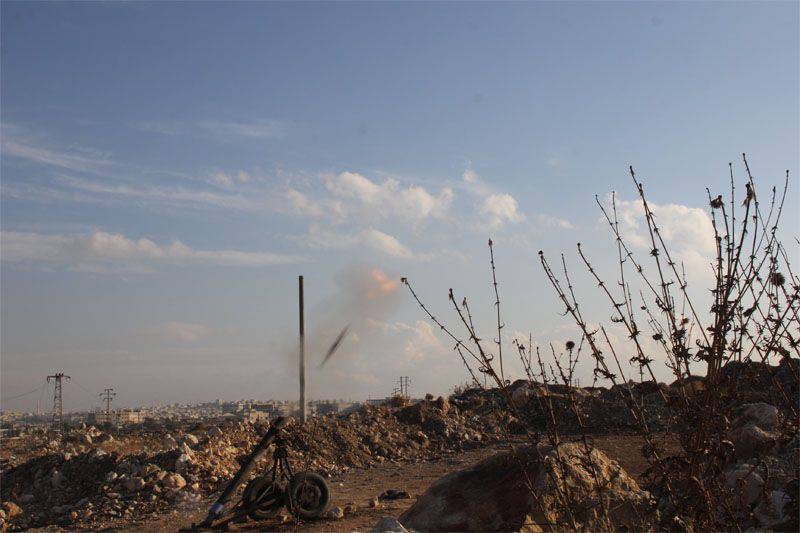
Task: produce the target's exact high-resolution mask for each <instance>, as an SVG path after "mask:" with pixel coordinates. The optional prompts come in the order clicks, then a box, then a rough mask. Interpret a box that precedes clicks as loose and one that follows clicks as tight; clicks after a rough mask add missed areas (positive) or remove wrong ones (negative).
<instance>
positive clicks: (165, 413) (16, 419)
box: [0, 398, 390, 436]
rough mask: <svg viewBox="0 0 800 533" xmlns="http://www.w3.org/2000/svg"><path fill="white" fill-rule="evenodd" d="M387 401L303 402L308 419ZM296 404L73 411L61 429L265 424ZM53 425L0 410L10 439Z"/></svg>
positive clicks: (40, 415) (34, 415)
mask: <svg viewBox="0 0 800 533" xmlns="http://www.w3.org/2000/svg"><path fill="white" fill-rule="evenodd" d="M389 399H390V398H380V399H368V400H365V401H346V400H316V401H311V402H308V403H307V413H308V415H309V416H312V417H315V416H325V415H328V414H348V413H350V412H352V411H355V410H357V409H358V408H359V407H361V406H363V405H381V404H383V403H385V402H387V401H388V400H389ZM299 413H300V408H299V402H296V401H286V400H284V401H279V400H254V399H248V400H238V401H222V400H214V401H211V402H205V403H198V404H180V403H174V404H169V405H158V406H154V407H148V408H135V409H131V408H125V409H111V410H95V411H76V412H71V413H64V414H63V424H64V425H65V426H81V425H89V424H91V425H96V426H102V425H111V426H127V425H134V424H148V423H153V424H163V423H165V422H170V421H171V422H187V421H199V420H203V421H206V420H217V419H218V421H224V420H239V421H247V422H259V421H269V420H271V419H273V418H275V417H277V416H297V415H298V414H299ZM53 423H54V416H53V413H52V412H23V411H11V410H5V411H0V428H2V434H3V435H4V436H13V435H14V434H15V433H17V432H19V431H20V430H24V429H28V428H31V429H32V428H36V427H42V428H44V427H49V426H52V425H53Z"/></svg>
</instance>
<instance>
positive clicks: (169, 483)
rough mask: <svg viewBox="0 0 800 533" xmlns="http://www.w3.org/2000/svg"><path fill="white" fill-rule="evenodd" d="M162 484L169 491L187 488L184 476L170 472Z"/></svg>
mask: <svg viewBox="0 0 800 533" xmlns="http://www.w3.org/2000/svg"><path fill="white" fill-rule="evenodd" d="M162 483H163V484H164V486H165V487H167V488H168V489H182V488H183V487H185V486H186V480H185V479H183V476H182V475H180V474H177V473H175V472H170V473H169V474H167V475H166V476H164V479H163V480H162Z"/></svg>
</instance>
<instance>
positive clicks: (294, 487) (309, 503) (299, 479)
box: [289, 472, 331, 520]
mask: <svg viewBox="0 0 800 533" xmlns="http://www.w3.org/2000/svg"><path fill="white" fill-rule="evenodd" d="M289 493H290V494H291V502H292V506H293V507H292V513H294V515H295V516H297V517H299V518H302V519H304V520H313V519H314V518H319V517H320V516H322V513H324V512H325V509H326V508H327V507H328V503H329V502H330V500H331V492H330V489H328V484H327V483H326V482H325V479H324V478H323V477H322V476H320V475H319V474H315V473H314V472H300V473H299V474H295V475H294V476H292V479H291V480H290V481H289Z"/></svg>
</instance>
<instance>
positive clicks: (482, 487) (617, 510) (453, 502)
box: [400, 443, 656, 531]
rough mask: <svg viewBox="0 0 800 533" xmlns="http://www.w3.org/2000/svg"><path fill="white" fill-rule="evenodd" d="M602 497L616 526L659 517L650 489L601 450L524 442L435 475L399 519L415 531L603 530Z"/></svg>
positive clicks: (636, 525)
mask: <svg viewBox="0 0 800 533" xmlns="http://www.w3.org/2000/svg"><path fill="white" fill-rule="evenodd" d="M587 459H590V460H587ZM589 464H592V465H594V466H593V468H592V467H589V466H588V465H589ZM592 470H594V472H593V471H592ZM595 478H596V479H598V480H599V481H600V483H601V484H602V486H603V490H602V491H601V492H599V491H598V490H597V484H596V482H595ZM564 494H569V496H568V498H567V501H564V500H563V498H564ZM600 494H602V498H601V496H600ZM601 502H602V504H603V505H604V506H605V508H607V509H608V510H609V517H610V518H611V521H612V524H611V525H612V526H613V527H614V528H620V527H621V528H628V529H634V530H642V529H646V528H647V525H648V524H645V523H643V522H642V521H641V520H642V519H643V517H650V519H651V520H655V519H656V518H655V515H656V513H655V511H654V510H653V509H652V500H651V498H650V495H649V493H647V492H646V491H643V490H641V489H640V488H639V486H638V485H637V484H636V481H634V480H633V479H632V478H631V477H630V476H629V475H628V474H627V473H626V472H625V471H624V470H623V469H622V468H621V467H620V466H619V465H618V464H617V463H616V462H615V461H612V460H610V459H609V458H608V457H606V455H605V454H603V453H602V452H601V451H599V450H597V449H591V448H590V449H589V450H588V451H587V450H586V448H585V447H584V446H583V445H582V444H577V443H567V444H562V445H560V446H559V447H558V448H557V449H556V448H554V447H551V446H540V447H539V448H535V447H533V446H526V447H523V448H519V449H517V450H514V451H511V452H506V453H501V454H497V455H494V456H492V457H489V458H488V459H485V460H484V461H481V462H480V463H478V464H476V465H473V466H472V467H470V468H467V469H466V470H460V471H458V472H453V473H451V474H448V475H446V476H444V477H443V478H441V479H439V480H438V481H436V482H435V483H434V484H433V485H431V486H430V487H429V488H428V490H427V491H426V492H425V493H424V494H423V495H422V496H420V498H419V499H418V500H417V501H416V503H414V505H413V506H412V507H411V508H410V509H408V510H407V511H406V512H405V513H403V515H402V516H400V522H401V523H402V524H403V525H404V526H405V527H406V528H408V529H411V530H419V531H510V530H513V531H520V530H525V531H542V530H544V529H551V528H553V527H555V528H558V529H562V528H571V527H573V526H577V527H582V528H588V529H598V528H602V529H607V528H608V526H607V525H605V524H600V523H597V522H594V521H593V520H594V519H593V518H592V517H593V516H594V513H595V512H596V511H597V510H598V509H600V508H601V507H600V504H601ZM567 508H569V509H571V514H572V518H573V519H574V520H575V521H576V523H575V524H572V523H571V519H570V517H569V516H568V515H567V513H566V509H567Z"/></svg>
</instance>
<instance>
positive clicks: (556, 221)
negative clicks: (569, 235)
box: [536, 213, 575, 229]
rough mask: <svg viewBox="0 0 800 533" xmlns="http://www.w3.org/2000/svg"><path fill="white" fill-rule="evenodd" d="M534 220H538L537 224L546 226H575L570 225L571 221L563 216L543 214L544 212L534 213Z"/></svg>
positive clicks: (568, 227)
mask: <svg viewBox="0 0 800 533" xmlns="http://www.w3.org/2000/svg"><path fill="white" fill-rule="evenodd" d="M536 220H537V222H539V224H541V225H542V226H545V227H548V228H563V229H573V228H574V227H575V226H573V225H572V222H570V221H569V220H567V219H565V218H558V217H554V216H550V215H545V214H544V213H539V214H538V215H536Z"/></svg>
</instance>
